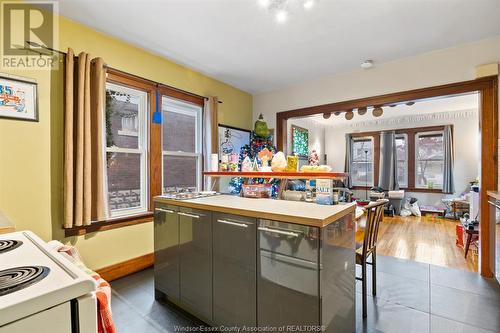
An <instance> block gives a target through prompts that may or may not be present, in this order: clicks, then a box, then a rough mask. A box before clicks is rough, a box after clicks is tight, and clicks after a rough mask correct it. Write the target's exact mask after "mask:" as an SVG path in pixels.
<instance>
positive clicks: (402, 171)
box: [397, 161, 408, 187]
mask: <svg viewBox="0 0 500 333" xmlns="http://www.w3.org/2000/svg"><path fill="white" fill-rule="evenodd" d="M407 172H408V167H407V166H406V161H398V170H397V173H398V184H399V186H401V187H406V186H408V173H407Z"/></svg>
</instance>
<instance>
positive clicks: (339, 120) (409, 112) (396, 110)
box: [305, 93, 479, 126]
mask: <svg viewBox="0 0 500 333" xmlns="http://www.w3.org/2000/svg"><path fill="white" fill-rule="evenodd" d="M383 109H384V113H383V114H382V116H380V117H374V116H373V115H372V110H373V109H372V108H368V112H366V113H365V114H364V115H362V116H360V115H358V113H357V112H356V110H355V111H354V118H353V119H351V120H347V119H345V115H344V113H341V114H340V115H338V116H335V115H334V114H332V115H331V116H330V118H329V119H324V118H323V115H322V114H317V115H314V116H311V117H306V118H305V119H311V120H313V121H315V122H317V123H320V124H323V125H327V126H337V125H340V126H342V125H345V124H352V123H358V122H364V121H370V120H378V119H390V118H397V117H404V116H417V115H424V114H432V113H440V112H449V111H463V110H478V109H479V95H478V94H477V93H473V94H467V95H459V96H451V97H445V98H438V99H428V100H421V101H417V102H415V104H414V105H411V106H408V105H405V104H399V105H396V106H394V107H389V106H384V108H383Z"/></svg>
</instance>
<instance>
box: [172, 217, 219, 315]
mask: <svg viewBox="0 0 500 333" xmlns="http://www.w3.org/2000/svg"><path fill="white" fill-rule="evenodd" d="M178 215H179V228H180V233H179V235H180V300H181V302H182V303H183V304H184V305H186V306H187V307H188V309H189V310H191V311H192V312H193V314H196V315H197V316H200V319H204V320H209V321H210V320H212V220H211V212H208V211H204V210H198V209H190V208H180V211H179V213H178Z"/></svg>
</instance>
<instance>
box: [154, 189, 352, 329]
mask: <svg viewBox="0 0 500 333" xmlns="http://www.w3.org/2000/svg"><path fill="white" fill-rule="evenodd" d="M354 210H355V206H354V204H346V205H335V206H327V205H317V204H314V203H306V202H292V201H284V200H273V199H250V198H242V197H235V196H228V195H216V196H211V197H205V198H198V199H188V200H173V199H167V198H164V197H156V198H155V218H154V247H155V295H156V298H157V299H167V300H168V301H170V302H172V303H174V304H176V305H178V306H179V307H181V308H183V309H184V310H186V311H188V312H190V313H191V314H193V315H194V316H196V317H198V318H199V319H201V320H203V321H204V322H206V323H208V324H210V325H212V326H214V327H221V326H223V327H225V330H227V328H228V327H238V328H240V329H241V328H243V329H245V330H248V331H272V332H276V331H281V332H287V331H294V332H301V331H326V332H346V333H347V332H349V333H350V332H354V331H355V241H354V232H355V227H354V222H353V213H354Z"/></svg>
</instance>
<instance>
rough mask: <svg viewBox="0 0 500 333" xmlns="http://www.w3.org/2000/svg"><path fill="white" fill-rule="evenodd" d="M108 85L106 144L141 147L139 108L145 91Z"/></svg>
mask: <svg viewBox="0 0 500 333" xmlns="http://www.w3.org/2000/svg"><path fill="white" fill-rule="evenodd" d="M106 87H107V88H106V146H107V147H113V146H116V147H119V148H133V149H134V148H135V149H137V148H139V129H140V126H141V125H140V123H141V120H140V117H139V112H140V111H139V110H140V109H141V111H142V108H141V107H140V106H141V104H143V103H144V99H141V98H144V96H145V93H144V92H141V91H136V93H134V90H133V89H127V88H123V89H122V88H121V87H120V86H115V85H110V84H108V85H107V86H106Z"/></svg>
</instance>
